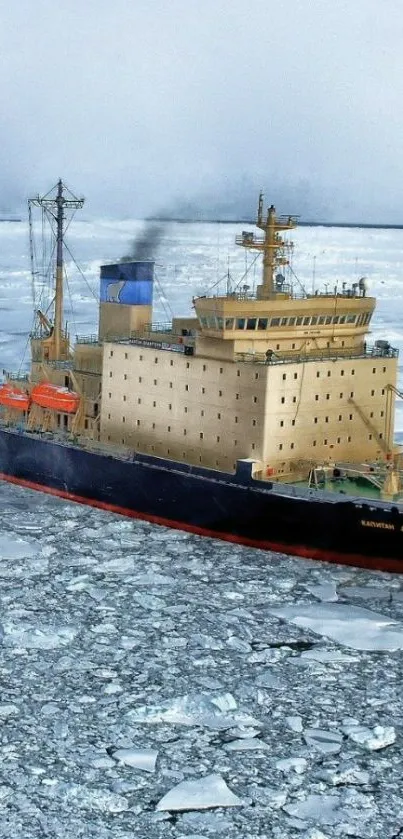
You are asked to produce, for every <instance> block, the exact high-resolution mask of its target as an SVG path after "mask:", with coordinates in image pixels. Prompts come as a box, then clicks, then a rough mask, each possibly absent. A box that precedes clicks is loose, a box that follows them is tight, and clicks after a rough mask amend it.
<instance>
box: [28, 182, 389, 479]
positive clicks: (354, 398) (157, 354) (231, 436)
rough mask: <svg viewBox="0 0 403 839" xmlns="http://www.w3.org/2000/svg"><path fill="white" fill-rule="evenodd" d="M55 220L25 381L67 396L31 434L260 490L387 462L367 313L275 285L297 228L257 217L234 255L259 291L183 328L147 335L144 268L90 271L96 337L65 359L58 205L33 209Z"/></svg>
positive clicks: (148, 292) (178, 322)
mask: <svg viewBox="0 0 403 839" xmlns="http://www.w3.org/2000/svg"><path fill="white" fill-rule="evenodd" d="M36 203H37V204H39V205H43V204H45V206H46V207H47V209H48V211H51V212H54V218H55V221H56V225H57V231H56V233H57V235H56V254H57V260H56V284H55V285H56V287H55V316H54V322H53V323H50V322H49V321H48V320H47V318H46V317H45V316H44V315H43V314H42V313H41V312H39V331H36V332H35V333H34V334H33V335H32V341H31V344H32V375H31V381H32V382H38V381H48V382H51V383H53V384H55V385H58V386H64V387H68V388H71V389H73V390H75V391H76V392H77V393H78V394H79V396H80V407H79V409H78V411H77V412H76V413H75V414H74V415H72V414H71V413H70V414H65V413H63V411H57V410H55V409H53V411H49V410H46V409H45V408H42V409H40V407H38V406H35V411H34V412H33V417H32V416H31V419H28V422H29V424H30V426H31V428H32V427H36V426H41V425H42V426H43V427H46V428H53V429H54V430H56V429H58V428H61V429H65V430H67V431H72V432H74V434H76V435H79V436H81V437H83V438H90V439H93V440H98V441H100V442H101V443H105V444H114V445H117V446H123V447H127V448H129V449H131V450H134V451H138V452H144V453H152V454H155V455H158V456H161V457H165V458H168V459H171V460H177V461H181V462H185V463H191V464H199V465H200V464H201V465H203V466H208V467H211V468H213V469H219V470H224V471H227V472H233V471H235V469H236V462H237V460H239V459H240V458H250V459H252V460H253V461H254V474H255V475H256V477H259V478H261V479H262V478H263V479H265V478H270V479H271V480H272V479H273V478H275V479H276V478H277V479H280V480H288V481H290V480H301V479H304V478H307V477H308V475H309V474H310V473H311V471H312V469H313V468H315V467H317V466H320V467H322V466H325V467H326V466H328V465H334V464H337V463H342V464H344V465H347V466H348V465H351V467H354V466H358V465H360V469H361V467H362V465H363V464H365V463H374V462H381V463H382V462H384V461H386V460H387V461H388V462H389V466H390V461H391V460H392V459H393V430H394V428H393V425H394V401H395V393H396V386H397V384H396V377H397V351H396V350H394V349H393V348H392V347H390V345H389V344H388V343H387V342H385V341H378V342H375V344H370V343H369V340H368V332H369V327H370V321H371V317H372V314H373V311H374V308H375V299H374V298H373V297H368V296H367V294H366V287H365V282H364V280H360V282H359V283H354V284H352V286H351V287H347V286H346V284H344V285H343V288H342V289H341V290H337V289H334V290H333V291H332V292H331V293H329V292H316V293H313V294H306V293H304V292H303V291H302V290H301V288H300V287H297V289H296V290H295V289H294V288H293V287H292V286H291V285H290V284H289V283H287V282H286V279H285V272H284V268H285V266H287V265H288V263H289V256H290V252H291V249H292V244H291V243H290V242H287V241H286V240H285V238H284V234H285V233H287V232H288V231H289V230H291V229H293V228H295V226H296V218H295V217H293V216H290V217H280V218H278V217H277V215H276V211H275V208H274V207H273V206H271V207H270V208H269V209H268V211H267V214H265V213H264V210H263V198H262V196H260V198H259V205H258V214H257V227H258V228H259V229H260V230H261V231H262V234H261V235H256V234H255V233H254V232H250V231H244V232H243V233H242V234H241V235H240V236H237V238H236V243H237V244H238V245H240V246H242V247H244V248H246V249H248V250H252V251H255V252H260V253H261V254H262V256H263V271H262V282H261V284H260V285H259V286H258V287H257V291H256V294H254V295H252V294H250V292H249V289H248V287H247V286H246V287H245V286H244V287H242V288H241V290H237V291H233V292H231V291H228V292H227V293H226V294H225V295H222V296H219V295H218V296H200V297H197V298H196V299H194V301H193V304H194V309H195V317H193V318H175V319H174V320H173V321H172V324H170V325H169V326H166V325H165V326H163V327H160V326H157V327H153V325H152V298H153V272H154V264H153V262H152V261H142V262H129V261H124V262H120V263H116V264H112V265H104V266H102V267H101V280H100V308H99V329H98V334H97V335H96V336H91V337H89V338H85V337H84V338H78V340H77V343H76V345H75V347H74V349H73V350H72V349H71V348H70V345H69V337H68V334H67V331H66V330H65V329H64V328H63V326H62V324H63V316H62V293H63V292H62V289H63V283H62V271H63V267H62V247H63V245H62V242H63V219H64V217H65V209H66V208H68V207H70V206H72V207H74V208H77V207H79V206H82V200H81V199H77V198H75V196H73V195H72V194H71V193H67V195H66V194H65V189H64V186H63V184H62V182H61V181H60V182H59V183H58V185H57V189H56V194H55V195H52V194H51V195H48V196H45V198H44V199H39V198H38V199H36Z"/></svg>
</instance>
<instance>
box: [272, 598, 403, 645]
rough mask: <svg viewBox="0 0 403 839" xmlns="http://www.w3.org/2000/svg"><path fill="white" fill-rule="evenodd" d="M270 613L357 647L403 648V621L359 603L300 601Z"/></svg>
mask: <svg viewBox="0 0 403 839" xmlns="http://www.w3.org/2000/svg"><path fill="white" fill-rule="evenodd" d="M269 613H270V614H271V615H275V616H276V617H278V618H284V619H285V620H288V621H290V622H291V623H294V624H295V625H296V626H299V627H301V628H303V629H310V630H312V632H316V634H317V635H322V636H326V637H328V638H333V639H334V640H335V641H338V643H339V644H345V645H346V646H347V647H352V648H353V649H355V650H389V651H394V650H401V649H403V625H402V624H401V623H398V622H397V621H394V620H393V619H392V618H389V617H386V616H385V615H381V614H379V613H378V612H372V611H370V610H369V609H363V608H361V607H360V606H348V605H345V604H342V603H337V604H336V603H321V604H306V603H301V604H300V605H297V606H281V607H276V608H274V609H273V608H271V609H269Z"/></svg>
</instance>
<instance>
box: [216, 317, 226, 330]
mask: <svg viewBox="0 0 403 839" xmlns="http://www.w3.org/2000/svg"><path fill="white" fill-rule="evenodd" d="M217 327H218V329H224V318H217Z"/></svg>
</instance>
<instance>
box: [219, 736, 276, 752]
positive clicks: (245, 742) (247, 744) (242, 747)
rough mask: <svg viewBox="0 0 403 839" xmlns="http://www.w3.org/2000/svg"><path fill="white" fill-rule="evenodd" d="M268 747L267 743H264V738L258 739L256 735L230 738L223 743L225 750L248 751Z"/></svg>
mask: <svg viewBox="0 0 403 839" xmlns="http://www.w3.org/2000/svg"><path fill="white" fill-rule="evenodd" d="M268 748H269V746H268V745H267V743H265V742H264V740H260V739H259V738H258V737H249V738H241V739H239V740H230V742H229V743H225V744H224V746H223V749H225V751H226V752H250V751H258V750H259V749H260V750H264V749H268Z"/></svg>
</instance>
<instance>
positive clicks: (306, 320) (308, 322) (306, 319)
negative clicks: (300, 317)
mask: <svg viewBox="0 0 403 839" xmlns="http://www.w3.org/2000/svg"><path fill="white" fill-rule="evenodd" d="M310 320H311V318H304V321H303V325H304V326H309V324H310Z"/></svg>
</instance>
